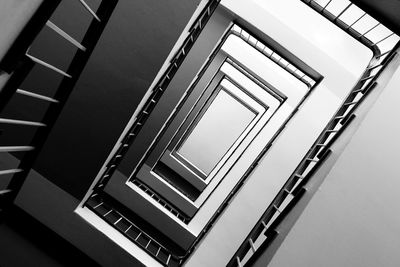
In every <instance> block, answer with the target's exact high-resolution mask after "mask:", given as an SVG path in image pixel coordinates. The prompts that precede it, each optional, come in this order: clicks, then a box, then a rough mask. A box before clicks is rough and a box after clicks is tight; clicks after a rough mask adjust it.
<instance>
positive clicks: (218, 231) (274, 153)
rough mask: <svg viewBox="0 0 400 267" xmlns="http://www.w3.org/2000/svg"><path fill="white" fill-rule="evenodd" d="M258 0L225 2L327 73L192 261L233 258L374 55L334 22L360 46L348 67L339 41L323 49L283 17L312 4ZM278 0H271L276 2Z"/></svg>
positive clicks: (254, 148) (257, 146)
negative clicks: (338, 48) (280, 4)
mask: <svg viewBox="0 0 400 267" xmlns="http://www.w3.org/2000/svg"><path fill="white" fill-rule="evenodd" d="M256 2H257V1H246V2H244V1H239V0H230V1H228V0H227V1H222V4H223V5H225V6H226V7H227V8H228V9H230V10H232V11H233V12H234V13H236V14H238V15H239V16H241V17H243V18H244V19H246V20H248V22H249V23H251V24H253V25H254V26H255V27H257V28H258V29H260V30H261V31H263V32H265V33H266V34H267V35H269V36H270V37H271V38H273V39H274V40H275V41H277V42H278V43H280V44H281V45H283V46H284V47H285V48H287V49H288V50H289V51H291V52H292V53H294V54H295V55H296V56H297V57H299V58H300V59H302V60H303V61H305V63H306V64H308V65H310V66H311V67H312V68H314V69H316V70H317V71H318V72H320V73H321V74H322V75H323V76H324V77H325V78H324V80H323V82H322V83H321V84H320V85H319V86H318V88H316V89H315V91H314V92H313V93H312V95H311V96H310V97H309V98H308V100H306V102H305V104H304V105H303V106H302V107H301V109H300V110H299V112H298V113H297V114H296V115H295V116H294V117H293V118H292V120H291V122H290V123H289V124H288V125H287V127H286V128H285V129H284V131H283V132H282V133H281V135H280V137H278V139H277V140H276V142H275V143H274V144H273V146H272V147H271V149H270V150H269V152H268V153H267V154H266V156H265V157H264V159H263V160H262V161H261V162H260V164H259V166H258V167H257V169H256V170H255V171H254V173H253V174H252V175H251V177H249V178H248V180H247V182H246V183H245V185H244V186H243V187H242V188H241V190H240V191H239V192H238V194H237V195H236V196H235V197H234V199H233V200H232V201H231V204H230V205H229V206H228V208H227V209H226V210H225V211H224V212H223V214H222V215H221V216H220V218H219V219H218V220H217V222H216V224H215V225H214V226H213V228H212V229H211V230H210V231H209V233H208V234H207V235H206V236H205V238H204V239H203V240H202V241H201V242H200V244H199V246H198V248H197V249H196V251H195V252H194V253H193V255H192V256H191V258H190V259H189V260H188V262H187V264H186V266H190V267H193V266H199V267H200V266H225V265H226V264H227V262H228V261H229V260H230V258H231V257H232V255H233V254H234V253H235V252H236V250H237V249H238V247H239V246H240V244H241V243H242V242H243V240H244V239H245V237H246V236H247V235H248V233H249V232H250V230H251V229H252V227H253V226H254V225H255V223H256V222H257V220H258V219H259V217H260V216H261V214H262V213H263V212H264V211H265V209H266V208H267V206H268V205H269V203H270V202H271V201H272V199H273V198H274V197H275V195H276V194H277V192H278V191H279V190H280V188H281V187H282V185H283V184H284V182H285V181H286V180H287V179H288V178H289V176H290V174H291V173H292V172H293V170H294V169H295V167H296V166H297V164H298V163H299V162H300V160H301V159H302V158H303V157H304V155H305V153H306V152H307V151H308V149H309V148H310V146H311V145H312V143H313V142H314V141H315V139H316V137H317V136H318V135H319V133H320V132H321V131H322V129H323V128H324V127H325V125H326V123H327V122H328V120H329V119H330V118H331V117H332V115H333V113H334V112H335V111H336V109H337V108H338V106H339V104H340V103H341V101H342V99H343V97H344V96H345V95H346V94H347V92H349V91H350V89H351V87H352V86H353V85H354V83H355V82H356V80H357V79H358V77H357V75H355V73H359V75H360V74H361V71H362V70H363V69H364V68H365V66H366V65H367V63H368V61H369V59H370V56H371V53H370V52H369V51H368V50H367V49H366V48H365V47H363V46H362V45H361V44H359V43H357V42H356V41H354V40H353V39H352V38H351V37H349V36H346V34H345V33H343V32H341V30H340V29H338V28H335V27H330V28H329V31H333V32H334V35H340V36H341V38H343V40H346V42H347V49H350V50H351V51H357V53H358V52H360V54H359V55H360V58H358V59H357V62H358V64H349V65H348V67H347V68H344V67H343V66H344V65H345V64H347V63H349V59H348V57H346V56H345V55H342V54H340V55H337V54H336V50H335V47H334V46H330V47H324V49H323V50H322V49H320V48H319V47H318V45H319V44H318V43H317V42H315V43H313V38H312V36H311V35H310V36H308V35H307V34H309V33H307V32H306V33H302V34H299V33H298V32H296V31H297V30H299V29H294V28H293V21H292V22H291V23H292V24H290V23H289V22H285V24H284V23H283V22H282V21H281V20H279V19H278V17H280V16H281V15H282V14H284V13H285V12H286V9H287V8H294V9H296V11H297V12H294V13H296V14H297V15H298V16H297V18H296V19H302V18H303V16H304V14H305V13H306V12H307V11H309V7H307V6H305V5H304V4H302V3H301V2H300V1H291V0H290V1H289V0H286V1H285V3H286V5H285V9H283V8H276V9H274V10H273V12H274V13H273V14H272V13H269V12H268V11H267V10H266V9H263V8H261V7H260V5H259V4H258V3H256ZM273 2H274V1H271V2H270V3H271V4H273ZM275 2H276V1H275ZM292 4H293V5H292ZM299 4H301V5H299ZM311 15H316V17H315V19H316V20H317V21H318V20H324V18H322V17H320V16H319V15H318V14H315V13H311ZM311 15H310V16H311ZM330 26H332V25H330ZM295 30H296V31H295ZM329 31H328V30H326V29H325V30H323V29H320V32H319V33H320V34H321V35H325V34H330V32H329ZM313 34H316V33H315V32H314V33H313ZM307 36H308V37H307ZM334 57H335V59H334ZM356 65H357V66H356ZM260 137H261V138H260V139H256V140H255V141H254V142H253V143H252V144H251V146H250V148H249V149H248V151H246V152H245V153H244V155H243V157H250V156H254V155H255V154H257V153H258V152H259V151H260V150H261V149H262V147H263V145H262V144H265V140H263V134H262V133H261V134H260ZM244 167H245V166H239V164H237V165H235V167H234V168H233V169H232V171H231V173H230V175H240V173H241V169H240V168H244ZM227 178H229V176H227V177H226V178H225V179H224V181H223V183H224V182H225V180H229V179H227ZM223 183H222V186H223Z"/></svg>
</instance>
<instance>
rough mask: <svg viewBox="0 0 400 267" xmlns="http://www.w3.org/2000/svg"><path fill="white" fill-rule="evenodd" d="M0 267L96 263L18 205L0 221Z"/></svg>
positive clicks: (85, 264)
mask: <svg viewBox="0 0 400 267" xmlns="http://www.w3.org/2000/svg"><path fill="white" fill-rule="evenodd" d="M0 236H1V238H0V248H1V249H0V266H2V267H25V266H41V267H62V266H91V267H92V266H93V267H96V266H100V265H98V264H97V263H96V262H95V261H93V260H91V259H90V258H89V257H88V256H86V255H85V254H84V253H82V252H81V251H80V250H78V249H76V248H75V247H74V246H72V245H71V244H69V243H68V242H67V241H65V240H64V239H62V238H60V237H59V236H58V235H56V234H55V233H54V232H52V231H51V230H50V229H48V228H46V227H45V226H43V225H42V224H40V223H39V222H38V221H36V220H35V219H33V218H32V217H31V216H29V215H28V214H27V213H25V212H24V211H22V210H21V209H19V208H14V209H13V210H12V212H11V213H9V214H8V216H7V218H6V221H5V222H3V223H2V224H0Z"/></svg>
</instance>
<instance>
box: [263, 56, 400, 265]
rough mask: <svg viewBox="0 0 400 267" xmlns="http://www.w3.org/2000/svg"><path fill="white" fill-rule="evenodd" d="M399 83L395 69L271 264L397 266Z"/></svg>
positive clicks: (399, 74) (399, 229)
mask: <svg viewBox="0 0 400 267" xmlns="http://www.w3.org/2000/svg"><path fill="white" fill-rule="evenodd" d="M397 64H398V63H397ZM399 86H400V69H398V70H397V71H396V73H395V74H394V77H393V78H392V80H391V81H390V82H389V84H388V85H387V87H386V88H385V89H384V91H383V92H382V93H381V95H380V96H379V98H378V99H377V101H376V102H375V104H374V105H373V107H372V108H371V110H370V111H369V113H368V114H367V116H366V117H365V119H364V120H363V121H362V122H361V124H360V127H359V128H358V130H357V131H356V133H355V134H354V136H353V138H352V139H351V141H350V142H349V144H348V146H347V147H346V148H345V150H344V151H343V153H342V155H341V156H340V157H339V159H338V161H337V163H336V165H335V166H334V167H333V169H332V171H331V172H330V174H329V175H328V176H327V177H326V179H325V182H324V183H323V184H322V186H321V187H320V189H319V191H318V192H317V193H316V194H315V196H314V197H313V199H312V200H311V202H310V204H309V206H308V207H307V208H306V210H305V212H304V213H303V214H302V216H301V217H300V219H299V221H298V222H297V223H296V225H295V226H294V228H293V229H292V231H291V232H290V233H289V235H288V236H287V238H286V240H285V241H284V242H283V244H282V246H281V248H280V249H279V250H278V252H277V254H276V255H275V256H274V258H273V259H272V261H271V264H270V266H273V267H275V266H279V267H282V266H299V267H302V266H304V267H306V266H307V267H309V266H324V267H331V266H332V267H333V266H335V267H336V266H343V267H374V266H385V267H391V266H393V267H395V266H399V264H400V254H399V247H400V213H399V212H398V208H397V206H398V203H400V196H399V194H398V188H399V186H400V180H399V178H400V175H399V171H400V170H399V164H398V160H399V156H398V151H399V150H400V143H399V142H398V137H399V135H400V124H399V122H398V120H397V118H396V115H397V114H399V112H400V107H399V105H398V100H399V98H400V92H399V90H398V89H399Z"/></svg>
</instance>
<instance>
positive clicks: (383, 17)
mask: <svg viewBox="0 0 400 267" xmlns="http://www.w3.org/2000/svg"><path fill="white" fill-rule="evenodd" d="M352 2H353V3H354V4H356V5H358V6H359V7H360V8H361V9H363V10H364V11H366V12H367V13H369V14H370V15H371V16H372V17H375V18H376V19H377V20H378V21H380V22H381V23H382V24H384V25H385V26H386V27H388V28H389V29H390V30H392V31H393V32H395V33H396V34H397V35H400V1H399V0H379V1H377V0H352Z"/></svg>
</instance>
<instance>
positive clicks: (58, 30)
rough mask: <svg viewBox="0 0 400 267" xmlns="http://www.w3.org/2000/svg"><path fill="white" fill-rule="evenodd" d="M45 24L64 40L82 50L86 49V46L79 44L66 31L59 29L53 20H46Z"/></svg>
mask: <svg viewBox="0 0 400 267" xmlns="http://www.w3.org/2000/svg"><path fill="white" fill-rule="evenodd" d="M46 26H48V27H49V28H50V29H52V30H53V31H55V32H56V33H58V34H59V35H60V36H61V37H63V38H64V39H65V40H67V41H68V42H70V43H71V44H73V45H74V46H76V47H77V48H78V49H80V50H82V51H86V47H84V46H83V45H81V44H80V43H79V42H78V41H77V40H75V39H74V38H73V37H71V36H70V35H69V34H68V33H66V32H65V31H63V30H62V29H60V28H59V27H58V26H57V25H55V24H54V23H53V22H51V21H50V20H48V21H47V22H46Z"/></svg>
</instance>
